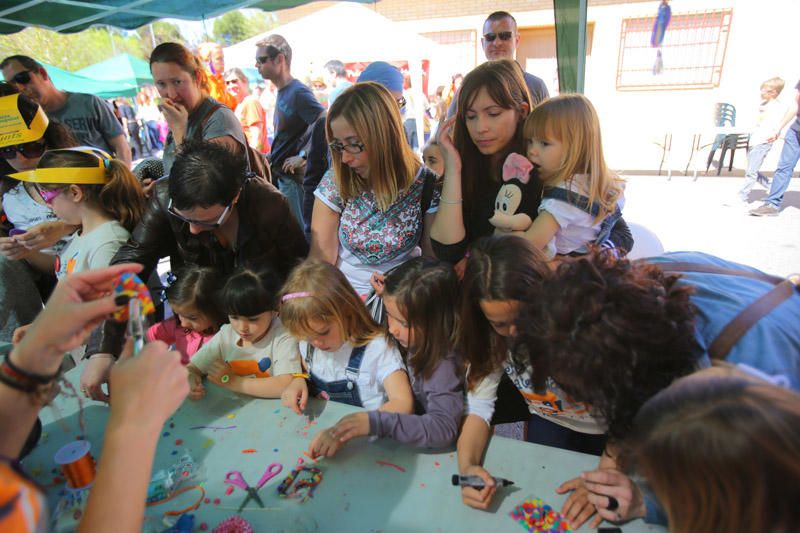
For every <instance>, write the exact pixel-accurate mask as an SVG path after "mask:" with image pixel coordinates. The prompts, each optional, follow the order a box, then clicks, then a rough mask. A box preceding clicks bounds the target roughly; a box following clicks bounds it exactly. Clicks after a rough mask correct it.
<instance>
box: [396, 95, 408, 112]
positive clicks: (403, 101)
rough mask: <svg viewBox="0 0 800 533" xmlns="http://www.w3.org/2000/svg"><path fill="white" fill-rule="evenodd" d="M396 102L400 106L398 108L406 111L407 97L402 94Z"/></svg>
mask: <svg viewBox="0 0 800 533" xmlns="http://www.w3.org/2000/svg"><path fill="white" fill-rule="evenodd" d="M395 100H397V105H398V106H400V109H401V110H402V109H405V107H406V97H405V96H403V95H402V94H401V95H400V96H398V97H397V98H395Z"/></svg>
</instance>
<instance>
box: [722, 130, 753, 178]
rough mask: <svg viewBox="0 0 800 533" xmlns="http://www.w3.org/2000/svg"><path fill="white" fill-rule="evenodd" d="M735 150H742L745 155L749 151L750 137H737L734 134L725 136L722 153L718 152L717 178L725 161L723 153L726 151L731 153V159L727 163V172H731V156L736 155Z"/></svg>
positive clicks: (737, 135)
mask: <svg viewBox="0 0 800 533" xmlns="http://www.w3.org/2000/svg"><path fill="white" fill-rule="evenodd" d="M737 148H744V151H745V153H747V151H748V150H750V136H749V135H739V134H736V133H735V134H731V135H726V136H725V140H724V141H722V152H720V156H719V165H718V166H717V176H719V174H720V172H721V171H722V164H723V161H725V152H727V151H728V150H730V151H731V159H730V161H728V172H730V171H732V170H733V156H734V155H735V154H736V149H737Z"/></svg>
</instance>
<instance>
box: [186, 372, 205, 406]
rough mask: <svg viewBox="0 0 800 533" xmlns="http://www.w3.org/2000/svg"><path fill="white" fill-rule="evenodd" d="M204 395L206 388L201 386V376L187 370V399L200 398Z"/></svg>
mask: <svg viewBox="0 0 800 533" xmlns="http://www.w3.org/2000/svg"><path fill="white" fill-rule="evenodd" d="M205 395H206V388H205V387H204V386H203V378H202V377H200V376H198V375H197V374H195V373H194V372H189V399H190V400H195V401H197V400H201V399H202V398H203V396H205Z"/></svg>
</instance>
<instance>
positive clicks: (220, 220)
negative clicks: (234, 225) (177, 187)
mask: <svg viewBox="0 0 800 533" xmlns="http://www.w3.org/2000/svg"><path fill="white" fill-rule="evenodd" d="M246 184H247V180H245V183H244V184H243V185H242V187H241V188H240V189H239V192H238V193H236V196H234V197H233V200H231V203H230V204H228V207H226V208H225V210H224V211H223V212H222V214H221V215H220V216H219V218H218V219H217V221H216V222H203V221H202V220H192V219H191V218H186V217H185V216H183V215H181V214H180V213H178V212H177V211H176V210H175V207H174V206H173V205H172V198H170V199H169V203H168V204H167V213H169V214H170V215H172V216H174V217H175V218H177V219H178V220H182V221H183V222H186V223H187V224H191V225H192V226H197V227H198V228H203V229H204V230H206V231H211V230H215V229H217V228H218V227H220V226H221V225H222V223H223V222H225V217H227V216H228V213H230V211H231V209H233V206H234V205H236V202H237V201H238V200H239V195H240V194H241V192H242V189H244V186H245V185H246Z"/></svg>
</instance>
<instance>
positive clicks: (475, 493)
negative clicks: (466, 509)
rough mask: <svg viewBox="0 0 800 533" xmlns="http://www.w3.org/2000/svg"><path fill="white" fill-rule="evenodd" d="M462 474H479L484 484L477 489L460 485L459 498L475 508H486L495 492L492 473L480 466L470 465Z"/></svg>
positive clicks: (495, 487)
mask: <svg viewBox="0 0 800 533" xmlns="http://www.w3.org/2000/svg"><path fill="white" fill-rule="evenodd" d="M462 475H464V476H479V477H480V478H482V479H483V482H484V486H483V488H482V489H480V490H478V489H476V488H473V487H461V500H462V501H463V502H464V503H465V504H467V505H469V506H470V507H474V508H475V509H483V510H486V509H488V508H489V505H491V503H492V497H493V496H494V493H495V492H497V486H496V485H495V484H494V479H492V475H491V474H490V473H489V472H488V471H487V470H485V469H484V468H483V467H482V466H479V465H472V466H470V467H468V468H467V469H466V470H464V471H463V472H462Z"/></svg>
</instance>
